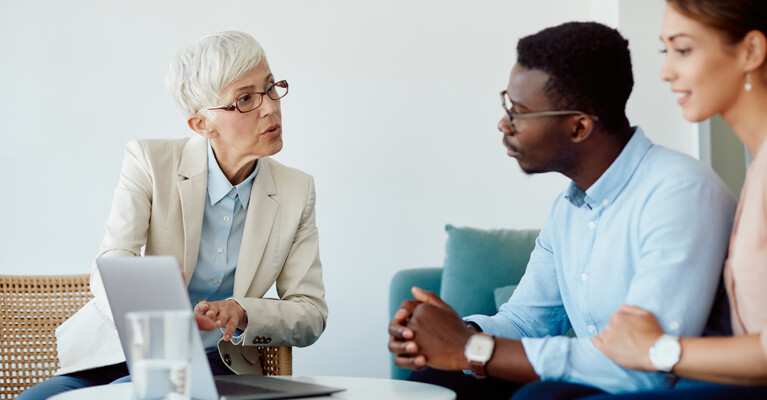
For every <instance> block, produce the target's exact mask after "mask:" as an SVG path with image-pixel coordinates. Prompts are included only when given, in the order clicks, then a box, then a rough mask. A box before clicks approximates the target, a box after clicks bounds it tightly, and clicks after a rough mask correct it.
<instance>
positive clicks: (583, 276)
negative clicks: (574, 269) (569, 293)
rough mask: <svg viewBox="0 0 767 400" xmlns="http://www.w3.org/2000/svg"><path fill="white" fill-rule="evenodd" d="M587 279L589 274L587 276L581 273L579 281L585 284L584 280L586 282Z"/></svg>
mask: <svg viewBox="0 0 767 400" xmlns="http://www.w3.org/2000/svg"><path fill="white" fill-rule="evenodd" d="M587 279H589V274H587V273H585V272H584V273H582V274H581V280H582V281H584V282H586V280H587Z"/></svg>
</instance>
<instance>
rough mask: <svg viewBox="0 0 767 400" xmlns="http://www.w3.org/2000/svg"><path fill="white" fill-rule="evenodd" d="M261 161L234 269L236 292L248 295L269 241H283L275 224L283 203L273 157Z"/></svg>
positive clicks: (236, 294) (236, 293)
mask: <svg viewBox="0 0 767 400" xmlns="http://www.w3.org/2000/svg"><path fill="white" fill-rule="evenodd" d="M259 162H260V163H261V165H259V167H258V173H257V174H256V178H255V181H254V182H253V189H251V192H250V203H249V204H248V213H247V216H246V217H245V227H244V232H243V234H242V245H241V246H240V256H239V258H238V261H237V269H236V270H235V272H234V293H233V294H234V296H245V295H246V292H247V290H248V288H249V287H250V284H251V283H252V282H253V278H254V277H255V275H256V271H257V270H258V266H259V264H261V262H262V258H263V256H264V250H265V249H266V243H267V242H268V241H270V240H271V241H274V243H278V242H279V229H276V228H275V229H273V228H272V227H273V226H274V221H275V218H276V216H277V210H278V209H279V203H278V202H277V199H276V198H275V195H276V194H277V186H276V185H275V184H274V177H273V176H272V171H271V167H270V162H271V160H270V159H269V158H268V157H264V158H262V159H261V160H259ZM267 281H268V280H267ZM267 289H268V288H267Z"/></svg>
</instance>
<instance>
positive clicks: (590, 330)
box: [587, 325, 597, 334]
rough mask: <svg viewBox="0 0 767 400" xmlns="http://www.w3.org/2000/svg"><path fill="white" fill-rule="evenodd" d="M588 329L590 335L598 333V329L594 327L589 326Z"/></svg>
mask: <svg viewBox="0 0 767 400" xmlns="http://www.w3.org/2000/svg"><path fill="white" fill-rule="evenodd" d="M587 329H588V330H589V333H591V334H594V333H597V327H596V326H594V325H589V327H588V328H587Z"/></svg>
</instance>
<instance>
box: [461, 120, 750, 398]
mask: <svg viewBox="0 0 767 400" xmlns="http://www.w3.org/2000/svg"><path fill="white" fill-rule="evenodd" d="M734 213H735V201H734V199H733V198H732V195H730V193H729V191H728V189H727V188H726V187H725V185H724V183H723V182H722V181H721V179H719V178H718V177H717V176H716V175H715V174H714V173H713V172H712V171H711V170H710V169H709V168H708V167H705V166H704V165H703V164H701V163H699V162H698V161H696V160H694V159H692V158H691V157H688V156H686V155H683V154H680V153H678V152H675V151H672V150H669V149H666V148H663V147H661V146H657V145H653V144H652V143H651V142H650V141H649V140H648V139H647V138H646V137H645V135H644V133H643V132H642V130H641V129H639V128H635V132H634V135H633V136H632V138H631V140H630V141H629V142H628V144H627V145H626V147H625V148H624V149H623V151H622V152H621V154H620V155H619V156H618V158H616V159H615V161H614V162H613V163H612V165H610V167H609V168H608V169H607V171H605V172H604V173H603V174H602V176H601V177H600V178H599V179H598V180H597V181H596V182H595V183H594V184H593V185H592V186H591V187H590V188H589V189H588V190H586V191H585V192H584V191H583V190H581V189H579V188H578V187H577V186H576V185H575V183H571V184H570V187H569V189H568V190H566V191H565V192H564V193H563V194H562V195H560V196H558V197H557V199H556V200H555V201H554V205H553V206H552V208H551V213H550V215H549V218H548V220H547V221H546V223H545V225H544V227H543V229H542V230H541V233H540V236H539V237H538V239H537V240H536V243H535V249H534V250H533V252H532V254H531V255H530V262H529V263H528V265H527V270H526V271H525V275H524V276H523V277H522V280H521V281H520V283H519V286H518V287H517V289H516V290H515V291H514V294H513V295H512V296H511V298H510V299H509V301H508V302H507V303H506V304H504V305H503V306H502V307H501V309H500V311H499V312H498V314H496V315H495V316H492V317H489V316H479V315H475V316H471V317H468V318H467V320H470V321H473V322H475V323H477V324H478V325H479V326H480V327H481V328H482V330H483V331H485V332H488V333H490V334H493V335H496V336H501V337H507V338H517V339H519V338H521V339H522V345H523V347H524V349H525V352H526V354H527V358H528V360H529V361H530V363H531V364H532V366H533V368H534V369H535V372H536V373H537V374H538V375H539V376H540V377H541V379H542V380H552V381H567V382H573V383H580V384H586V385H591V386H595V387H598V388H600V389H603V390H606V391H608V392H611V393H618V392H627V391H636V390H648V389H653V388H665V387H669V386H670V385H671V384H672V383H673V376H671V375H667V374H663V373H656V372H639V371H632V370H627V369H624V368H621V367H619V366H618V365H617V364H615V363H613V362H612V361H610V360H609V359H608V358H607V357H605V356H604V355H603V354H602V353H601V352H600V351H599V350H597V349H596V347H594V345H593V344H592V343H591V336H594V335H596V334H598V333H599V332H600V331H601V330H602V329H604V328H605V326H606V325H607V323H608V322H609V320H610V316H611V315H612V314H613V313H614V312H615V311H618V304H619V303H625V304H631V305H636V306H639V307H643V308H645V309H648V310H650V311H652V312H653V313H654V314H655V315H656V316H657V317H658V319H659V321H660V323H661V325H662V326H663V328H664V330H665V331H666V332H668V333H671V334H674V335H680V336H698V335H700V334H701V332H702V331H703V328H704V325H705V324H706V319H707V317H708V314H709V311H710V310H711V305H712V302H713V299H714V295H715V292H716V289H717V284H718V283H719V279H720V277H721V274H722V265H723V262H724V258H725V253H726V250H727V244H728V239H729V235H730V230H731V229H732V222H733V216H734ZM571 326H572V328H573V330H574V331H575V334H576V337H575V338H569V337H566V336H562V335H564V334H565V332H567V330H568V329H569V328H570V327H571Z"/></svg>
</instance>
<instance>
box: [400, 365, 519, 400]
mask: <svg viewBox="0 0 767 400" xmlns="http://www.w3.org/2000/svg"><path fill="white" fill-rule="evenodd" d="M408 380H410V381H415V382H423V383H431V384H432V385H438V386H442V387H446V388H448V389H450V390H452V391H454V392H455V394H456V399H457V400H470V399H483V400H496V399H497V400H507V399H508V398H509V397H511V395H512V394H514V392H515V391H516V390H517V389H518V388H519V387H520V386H521V385H520V384H518V383H514V382H509V381H505V380H503V379H498V378H493V377H492V376H490V377H487V378H485V379H477V378H475V377H473V376H471V375H467V374H465V373H463V372H462V371H442V370H439V369H434V368H426V369H424V370H421V371H413V372H412V373H411V374H410V377H409V378H408Z"/></svg>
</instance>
